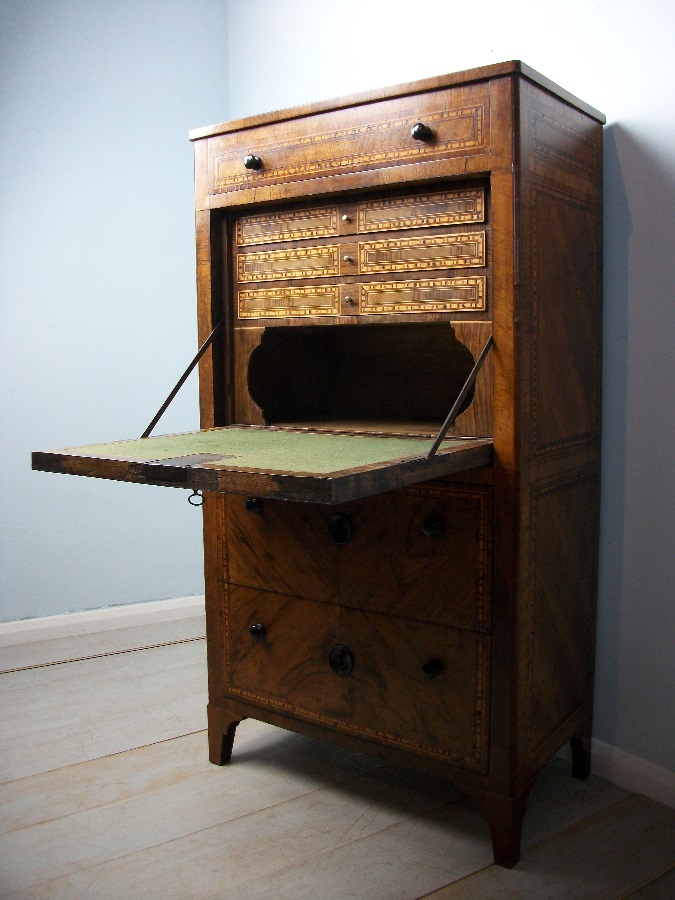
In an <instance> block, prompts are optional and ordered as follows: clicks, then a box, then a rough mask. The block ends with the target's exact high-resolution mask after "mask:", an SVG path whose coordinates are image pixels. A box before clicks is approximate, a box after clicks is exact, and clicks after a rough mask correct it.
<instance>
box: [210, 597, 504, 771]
mask: <svg viewBox="0 0 675 900" xmlns="http://www.w3.org/2000/svg"><path fill="white" fill-rule="evenodd" d="M229 595H230V603H229V621H228V623H227V629H226V642H227V645H226V647H225V672H226V674H225V681H226V684H225V685H224V687H225V690H226V693H227V694H229V695H234V696H238V697H241V698H242V699H244V700H247V701H249V702H253V703H257V704H261V705H263V706H264V707H266V708H272V709H277V710H282V711H284V712H287V713H291V715H295V716H300V717H302V718H305V719H308V720H310V721H318V722H321V723H323V724H330V725H331V726H333V727H335V728H337V729H339V730H341V731H345V732H348V733H352V734H356V735H361V736H363V737H366V738H368V739H370V740H375V741H383V742H387V743H391V744H395V745H398V746H399V747H402V748H407V749H415V750H416V751H417V752H419V753H421V754H422V755H426V756H430V757H433V758H437V759H445V760H446V761H450V762H452V763H454V764H457V765H461V766H466V767H469V768H472V769H475V770H484V769H485V768H486V767H487V728H488V715H487V709H486V704H487V697H488V690H487V688H488V678H489V668H490V666H489V650H490V639H489V637H488V636H487V635H484V634H480V633H474V632H469V631H464V630H461V629H452V628H441V627H439V626H437V625H427V624H423V623H420V622H412V621H410V620H407V619H399V618H396V617H388V616H383V615H379V614H377V613H365V612H361V611H358V610H349V609H342V608H340V607H339V606H335V605H333V604H329V603H317V602H316V601H312V600H302V599H298V598H294V597H288V596H284V595H281V594H273V593H269V592H267V591H259V590H252V589H250V588H245V587H238V586H233V587H231V588H230V591H229Z"/></svg>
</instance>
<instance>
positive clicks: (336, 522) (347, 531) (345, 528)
mask: <svg viewBox="0 0 675 900" xmlns="http://www.w3.org/2000/svg"><path fill="white" fill-rule="evenodd" d="M327 527H328V537H329V538H330V539H331V541H333V542H334V543H336V544H348V543H349V542H350V541H351V539H352V537H353V536H354V526H353V525H352V523H351V522H350V521H349V519H348V518H347V516H343V515H341V514H340V513H338V514H337V515H335V516H331V517H330V519H329V520H328V526H327Z"/></svg>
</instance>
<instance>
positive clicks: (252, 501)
mask: <svg viewBox="0 0 675 900" xmlns="http://www.w3.org/2000/svg"><path fill="white" fill-rule="evenodd" d="M244 509H245V510H246V512H250V513H259V512H262V500H260V499H259V498H258V497H247V498H246V502H245V503H244Z"/></svg>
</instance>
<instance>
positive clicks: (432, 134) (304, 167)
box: [208, 84, 490, 201]
mask: <svg viewBox="0 0 675 900" xmlns="http://www.w3.org/2000/svg"><path fill="white" fill-rule="evenodd" d="M420 123H421V124H423V125H425V126H426V127H427V129H428V131H424V130H421V129H418V130H417V132H416V136H413V133H412V132H413V128H414V127H415V125H417V124H420ZM489 135H490V128H489V100H488V94H487V87H486V86H485V85H482V84H476V85H472V86H470V87H463V88H451V89H446V90H440V91H429V92H428V93H422V94H418V95H417V96H415V97H414V98H411V97H396V98H393V99H389V100H381V101H376V102H372V103H365V104H362V105H360V106H355V107H353V108H352V109H349V110H332V111H329V112H323V113H316V114H314V115H311V116H306V117H301V118H298V119H291V120H290V121H281V122H277V123H272V124H268V125H262V126H258V127H255V126H254V127H251V128H247V129H246V130H245V131H241V132H238V131H234V132H229V133H227V134H224V135H217V136H215V137H211V138H209V145H208V147H209V173H208V178H209V193H210V194H215V195H219V194H227V195H229V196H225V197H223V200H225V201H231V200H233V199H234V197H233V194H235V193H236V192H237V191H241V190H247V189H251V188H257V187H263V186H271V185H279V184H283V185H284V186H285V194H286V195H287V196H288V195H289V193H290V192H291V191H292V187H290V189H289V185H292V184H293V183H294V182H303V181H315V182H316V181H319V180H326V181H329V180H330V181H331V182H333V183H332V184H328V185H327V189H334V187H335V184H334V181H335V179H336V178H339V177H340V176H343V175H349V174H350V173H363V172H366V171H368V170H378V169H392V168H394V169H395V168H398V167H400V166H404V165H411V164H412V165H414V164H418V163H425V162H433V161H434V160H439V161H442V160H447V159H448V157H452V156H460V157H461V156H469V155H475V154H485V153H487V152H488V150H489ZM319 189H320V188H319V186H318V185H316V186H314V188H313V192H314V193H316V192H317V191H318V190H319Z"/></svg>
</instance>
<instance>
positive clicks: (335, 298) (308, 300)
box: [239, 285, 340, 319]
mask: <svg viewBox="0 0 675 900" xmlns="http://www.w3.org/2000/svg"><path fill="white" fill-rule="evenodd" d="M339 311H340V289H339V287H338V286H337V285H325V286H318V287H290V288H268V289H265V290H257V291H256V290H242V291H239V318H240V319H266V318H284V317H286V318H287V317H289V316H336V315H338V313H339Z"/></svg>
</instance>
